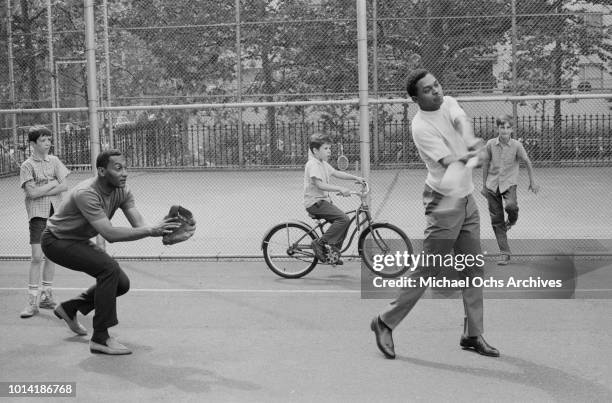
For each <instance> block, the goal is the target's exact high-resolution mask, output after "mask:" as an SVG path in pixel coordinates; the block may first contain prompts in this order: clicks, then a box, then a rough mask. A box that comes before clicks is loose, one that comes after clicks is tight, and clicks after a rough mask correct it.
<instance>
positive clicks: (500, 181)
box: [485, 137, 527, 193]
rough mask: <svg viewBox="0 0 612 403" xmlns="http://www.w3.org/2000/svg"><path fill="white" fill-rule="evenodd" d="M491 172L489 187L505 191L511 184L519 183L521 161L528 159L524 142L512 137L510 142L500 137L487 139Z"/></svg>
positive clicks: (488, 181)
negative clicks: (503, 141) (500, 139)
mask: <svg viewBox="0 0 612 403" xmlns="http://www.w3.org/2000/svg"><path fill="white" fill-rule="evenodd" d="M487 155H488V158H489V161H486V162H485V163H488V164H489V174H488V176H487V183H486V186H487V189H490V190H492V191H496V190H497V188H499V192H500V193H504V192H505V191H506V190H508V188H510V186H513V185H518V176H519V161H520V160H526V159H527V153H526V152H525V148H524V147H523V144H522V143H521V142H519V141H517V140H515V139H512V138H511V139H510V140H509V141H508V144H504V143H502V142H501V141H499V137H496V138H494V139H491V140H489V141H487Z"/></svg>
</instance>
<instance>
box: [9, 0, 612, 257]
mask: <svg viewBox="0 0 612 403" xmlns="http://www.w3.org/2000/svg"><path fill="white" fill-rule="evenodd" d="M0 1H1V2H3V3H4V4H2V7H0V18H1V19H2V20H3V24H0V61H1V62H0V109H4V110H19V113H17V114H11V113H2V114H0V144H1V147H0V173H1V174H2V175H4V176H6V178H5V179H2V181H3V187H6V189H5V190H4V194H5V195H6V196H5V197H6V198H8V199H9V201H10V202H9V203H8V204H7V205H11V206H14V209H15V211H18V212H20V211H21V210H24V211H23V215H24V216H25V209H24V208H23V201H22V194H21V193H20V191H19V189H18V184H15V181H16V177H15V175H16V174H17V173H18V166H19V164H20V163H21V162H22V161H23V160H24V159H25V158H26V157H27V156H28V155H29V152H30V150H29V148H28V144H27V134H26V133H27V130H28V128H29V127H30V126H31V125H33V124H46V125H48V126H49V127H50V128H53V132H54V134H55V138H54V150H53V151H54V153H55V154H56V155H58V156H59V157H60V158H61V159H62V160H63V161H64V163H65V164H66V165H68V166H69V167H70V168H71V169H72V170H73V171H75V172H78V171H80V170H87V169H88V168H89V164H90V160H91V158H90V154H89V150H90V146H89V123H88V121H87V111H86V109H85V107H86V106H87V88H86V84H87V78H86V64H85V47H84V37H85V34H84V31H85V24H84V20H83V12H84V10H83V2H82V1H77V0H62V1H59V0H53V1H42V0H22V1H19V2H17V1H16V0H0ZM607 3H608V2H607V1H591V2H588V3H580V4H576V2H573V1H569V0H556V1H552V2H551V1H544V0H536V1H533V0H531V1H527V0H501V1H500V0H488V1H476V0H468V1H452V0H436V1H433V0H432V1H425V0H415V1H410V2H406V1H399V0H387V1H380V0H371V1H369V2H368V7H367V12H368V15H367V19H368V64H369V93H370V97H371V98H372V99H373V100H391V101H389V102H386V103H375V102H373V103H372V104H371V105H370V123H369V125H370V127H369V133H370V141H371V147H370V151H371V153H370V162H371V167H372V180H373V181H380V183H379V184H378V185H376V184H374V185H373V186H374V190H375V193H374V195H373V207H374V209H375V210H376V211H378V212H379V216H380V217H381V218H389V219H391V218H393V219H394V220H396V221H397V222H399V224H403V227H404V228H405V230H406V232H408V233H411V236H415V237H419V236H421V235H422V227H423V223H422V221H423V220H422V211H421V210H422V208H421V206H420V201H419V200H420V190H421V188H422V183H423V180H424V177H425V174H424V171H423V167H422V164H421V161H420V158H419V157H418V154H417V152H416V149H415V147H414V144H413V143H412V140H411V133H410V121H411V119H412V117H413V116H414V114H415V113H416V110H417V107H416V106H415V105H414V104H412V103H409V102H404V101H402V99H403V98H405V96H406V94H405V80H406V76H407V74H408V73H409V72H410V70H412V69H415V68H419V67H425V68H427V69H429V70H430V71H431V72H432V73H434V74H435V75H436V77H437V78H438V79H439V81H440V82H441V83H442V86H443V88H444V90H445V93H446V94H447V95H453V96H456V97H458V98H460V99H461V100H462V106H463V107H464V109H465V110H466V111H467V112H468V114H469V115H470V116H471V117H472V119H473V122H474V128H475V132H476V133H477V134H478V135H480V136H482V137H484V138H491V137H494V136H496V130H495V124H494V122H495V117H496V116H498V115H500V114H502V113H510V114H513V115H514V116H515V117H516V128H515V137H516V138H518V139H520V140H521V141H522V142H523V144H524V145H525V148H526V149H527V152H528V153H529V155H530V157H531V158H532V160H533V161H534V163H535V164H536V167H537V168H536V169H541V171H542V172H543V174H542V175H543V177H544V178H547V179H548V178H550V180H551V181H552V182H554V183H556V181H557V179H558V177H557V176H558V175H561V176H562V178H563V183H565V184H567V185H569V186H570V187H574V188H575V189H580V190H577V191H575V192H570V193H568V194H567V195H564V196H556V197H551V200H548V199H546V197H545V196H542V197H540V199H539V200H541V201H542V200H546V201H547V202H552V203H553V204H552V206H555V203H562V204H563V206H566V205H579V204H580V203H584V200H583V198H584V197H585V195H586V194H596V193H597V192H599V191H600V187H602V186H603V188H604V189H607V188H608V187H609V183H608V182H609V180H610V177H611V175H610V170H609V169H610V168H609V167H610V166H611V165H612V164H611V162H612V117H611V116H612V109H611V108H612V31H611V29H612V28H611V27H612V8H611V6H610V5H609V4H607ZM95 12H96V38H97V39H96V41H97V49H96V58H97V72H98V73H97V74H98V77H97V82H98V94H99V104H100V105H101V106H121V107H123V108H122V109H121V110H119V111H113V112H101V113H99V121H100V122H101V123H100V139H101V143H102V144H101V145H102V147H116V148H119V149H121V150H123V151H124V152H125V153H126V155H127V157H128V160H129V163H130V164H131V166H132V167H133V168H137V169H138V173H137V174H136V175H135V176H136V179H135V180H137V181H142V182H137V183H135V185H137V186H142V189H143V192H145V196H143V199H142V200H143V201H146V202H147V203H153V202H152V200H156V197H155V196H154V195H152V193H151V186H149V185H146V183H147V180H148V179H150V181H151V182H152V183H155V184H156V186H157V185H159V186H161V188H166V187H170V188H171V187H172V185H174V184H176V183H177V181H178V183H182V184H183V182H182V180H181V179H180V176H177V175H179V172H182V173H184V172H185V170H194V171H196V172H194V173H190V174H189V178H190V180H192V181H193V182H189V183H184V184H183V186H185V187H186V188H188V189H189V193H185V194H184V195H183V199H180V200H179V199H176V200H178V201H181V202H182V200H186V201H185V203H187V202H188V201H189V200H198V201H200V200H201V201H202V203H203V204H206V206H207V207H206V208H204V207H202V209H203V210H202V212H201V213H202V216H203V217H207V218H206V219H207V220H208V225H209V226H210V228H216V232H214V231H212V230H211V232H204V234H205V236H203V237H202V244H201V245H200V244H197V245H191V247H190V249H191V250H184V251H180V250H179V249H180V248H175V249H172V250H171V251H168V250H165V253H186V254H189V253H188V252H192V253H195V254H200V255H238V254H252V255H255V254H257V253H258V242H259V237H260V236H261V235H262V234H263V232H264V231H265V229H266V228H265V227H266V226H267V225H272V224H274V223H275V222H277V221H282V220H285V219H287V218H289V217H298V218H300V217H301V218H302V219H307V218H304V217H306V215H305V213H304V212H303V211H302V209H301V204H300V183H301V168H302V166H303V164H304V163H305V161H306V158H307V139H308V136H309V135H310V134H312V133H314V132H321V131H322V132H326V133H328V134H330V135H331V136H332V138H333V140H334V146H333V153H334V156H336V155H338V154H339V153H340V152H343V153H344V154H345V155H347V157H348V158H349V160H350V161H351V168H350V169H351V170H354V171H358V169H359V163H360V161H359V159H360V152H359V148H360V142H359V117H358V105H357V102H356V101H355V102H352V103H347V104H343V105H338V104H331V102H330V103H327V104H326V102H328V101H334V100H343V99H344V100H346V99H355V98H356V97H357V96H358V92H357V90H358V88H357V83H358V78H357V67H356V66H357V63H358V60H357V43H356V39H357V23H356V11H355V2H354V1H353V0H350V1H346V0H327V1H326V0H320V1H305V0H304V1H301V0H287V1H285V0H277V1H251V0H249V1H246V0H241V1H236V2H231V1H228V2H208V1H201V0H174V1H169V0H154V1H150V0H147V1H145V0H128V1H111V0H108V1H99V2H96V8H95ZM4 22H6V23H4ZM9 22H10V24H9ZM510 95H529V96H533V97H531V98H529V99H524V100H521V101H513V102H506V101H503V100H501V101H500V100H496V101H493V100H492V99H499V97H501V96H510ZM551 95H567V97H566V98H565V99H563V100H561V99H550V96H551ZM492 97H497V98H492ZM538 97H539V98H538ZM394 99H395V100H396V101H395V102H394V101H393V100H394ZM291 101H316V102H319V103H318V104H314V105H313V104H308V105H286V106H269V105H268V106H262V105H257V103H258V102H291ZM195 103H197V104H224V103H242V104H245V105H248V106H244V107H242V108H226V107H222V105H219V107H216V108H213V107H207V108H200V109H197V108H196V109H194V108H185V109H174V108H172V106H173V105H183V104H195ZM149 105H155V106H156V108H155V109H149V110H146V109H130V108H131V107H132V108H133V107H142V108H144V107H146V106H149ZM36 108H81V109H79V110H72V111H65V110H64V111H62V112H53V113H52V112H45V113H36V112H34V111H32V112H26V111H24V109H36ZM568 167H574V168H568ZM575 167H582V168H575ZM278 168H282V169H281V170H279V169H278ZM230 169H231V170H232V171H231V172H230V171H228V170H230ZM550 169H556V170H557V171H554V172H557V173H554V172H553V171H549V170H550ZM175 171H178V172H175ZM255 171H257V172H255ZM266 172H267V174H265V173H266ZM538 172H539V171H536V175H537V174H538ZM586 172H588V175H587V174H586ZM164 173H166V174H167V175H168V178H167V180H166V181H167V182H164V180H161V179H160V178H161V176H160V175H163V174H164ZM583 173H584V175H586V176H588V177H591V178H592V180H589V181H586V182H585V180H584V178H583V176H582V175H583ZM90 174H91V173H90ZM79 175H81V174H77V175H75V176H74V178H77V177H80V176H79ZM83 175H87V174H83ZM279 175H280V176H279ZM477 175H478V173H477ZM477 175H476V176H477ZM211 177H214V178H213V179H211ZM224 177H227V178H231V180H229V179H227V180H223V179H222V178H224ZM241 178H242V179H241ZM71 180H72V179H71ZM209 180H210V183H208V181H209ZM478 180H479V179H478V178H477V177H475V181H476V182H477V185H478ZM404 181H407V182H404ZM140 183H142V185H141V184H140ZM230 184H231V185H234V186H236V188H231V189H229V188H227V186H229V185H230ZM542 185H543V188H544V189H546V183H542ZM214 186H218V187H217V188H215V187H214ZM264 188H269V191H267V192H261V191H260V190H259V189H264ZM157 189H158V190H159V189H160V188H157ZM285 189H288V193H287V195H286V196H283V190H285ZM553 189H555V190H553ZM556 190H557V189H556V188H554V187H553V188H552V189H550V191H551V192H552V191H556ZM164 191H165V192H167V193H168V194H169V195H172V196H175V193H176V192H174V191H173V190H171V189H168V190H164ZM211 192H212V193H215V194H219V195H224V194H227V195H229V196H228V197H237V198H242V199H243V200H245V202H249V203H254V204H256V205H258V206H260V204H263V205H265V206H268V207H269V208H268V207H266V208H264V207H261V206H260V207H258V208H256V209H255V210H253V211H249V213H251V214H249V215H248V216H241V215H237V214H234V213H233V212H232V213H230V212H228V211H225V210H224V208H230V207H231V208H236V209H238V210H239V211H240V210H241V209H243V208H241V207H240V205H238V204H236V205H234V204H233V203H228V201H227V200H226V199H219V200H216V199H215V198H211V197H210V193H211ZM238 194H242V196H238ZM253 194H257V195H259V196H260V198H257V199H255V198H254V197H251V195H253ZM407 194H409V196H405V195H407ZM597 194H599V193H597ZM270 195H273V197H272V199H275V200H274V201H273V202H269V201H267V200H268V199H270ZM522 196H523V197H526V198H527V200H531V199H530V198H529V197H530V196H528V195H522ZM406 197H408V198H409V199H410V203H412V204H410V205H409V207H407V204H406V203H408V202H407V201H406ZM519 197H521V195H519ZM276 198H280V199H281V200H276ZM215 201H216V202H218V203H220V207H218V208H217V207H211V204H214V203H215ZM167 202H168V197H166V198H165V199H163V198H162V200H161V201H160V203H161V204H163V203H167ZM601 202H603V199H602V200H601ZM341 203H344V204H346V205H347V206H350V205H351V204H350V201H346V200H345V201H341ZM534 203H535V204H534V207H531V209H532V213H526V214H533V218H534V219H535V220H536V223H537V222H539V221H537V220H538V219H542V218H543V217H546V219H547V220H555V218H554V216H550V217H549V216H548V214H549V213H548V212H549V209H550V207H551V205H550V204H549V205H548V206H546V205H543V204H539V202H537V200H536V201H534ZM595 206H596V205H595ZM161 207H162V206H157V205H152V206H151V208H150V209H151V214H157V213H159V214H160V215H161V214H162V213H163V212H162V211H161V210H163V209H165V207H164V208H163V209H162V208H161ZM557 207H558V209H557V210H558V211H563V209H564V208H566V207H562V206H557ZM594 208H597V207H594ZM407 210H409V212H407ZM210 211H214V212H216V215H215V214H211V213H210ZM232 211H233V210H232ZM413 211H414V212H413ZM481 212H486V206H485V205H484V204H483V206H481ZM5 214H8V215H7V217H5V218H6V219H7V220H9V222H10V221H11V220H15V223H14V224H15V225H14V227H15V228H16V230H18V232H17V233H14V234H13V235H12V237H11V238H10V239H7V240H6V241H3V242H2V247H0V255H4V254H11V253H14V252H15V251H21V250H22V249H23V253H24V254H27V253H28V251H27V250H26V249H25V248H23V247H22V246H24V245H25V246H27V242H26V241H25V240H24V239H26V238H24V234H26V231H27V228H26V226H25V225H22V224H23V223H24V222H25V218H24V217H19V218H17V216H16V215H15V213H14V212H13V213H10V214H9V213H5ZM574 215H576V213H575V212H574ZM579 215H580V221H581V223H584V225H582V224H581V228H583V229H575V228H574V232H573V233H571V234H569V233H568V232H571V231H569V229H565V228H564V229H562V230H559V228H556V227H554V226H553V227H546V226H545V225H540V226H539V227H538V229H537V230H535V229H533V228H531V229H527V228H526V229H525V230H524V231H525V233H524V234H523V235H525V236H536V237H539V236H541V237H554V236H566V237H568V238H569V237H576V236H578V235H579V236H585V237H597V236H599V237H604V238H605V237H606V236H608V237H609V230H605V228H604V227H605V226H606V225H608V224H610V222H609V221H610V218H609V217H608V216H607V215H603V216H602V215H601V214H599V212H597V211H591V212H585V211H581V212H580V214H579ZM254 216H256V217H254ZM262 217H266V219H263V218H262ZM483 217H484V218H483V226H482V227H483V237H492V236H493V235H492V231H490V229H489V228H488V220H487V218H486V214H483ZM153 218H154V217H152V218H151V219H153ZM547 222H548V221H547ZM248 223H253V224H252V225H251V224H248ZM534 225H536V224H534ZM22 227H23V228H22ZM574 227H575V226H574ZM607 228H610V226H609V225H608V226H607ZM225 229H227V232H224V231H225ZM22 230H23V231H22ZM517 231H518V233H519V234H520V229H519V228H517ZM22 232H23V234H22ZM576 232H577V233H578V235H577V234H576ZM566 233H568V234H567V235H563V234H566ZM219 234H221V235H222V236H220V235H219ZM245 234H246V235H245ZM204 239H206V241H204ZM22 244H24V245H22ZM110 247H111V248H118V249H117V250H118V251H122V253H124V254H131V255H157V254H159V253H160V252H159V250H158V249H159V248H157V247H156V246H155V245H153V244H148V243H147V242H141V243H138V244H131V245H130V246H129V248H130V249H129V250H127V249H126V250H122V249H121V248H122V247H123V246H117V245H112V246H110ZM5 249H6V250H5ZM130 250H131V252H129V251H130ZM135 250H137V251H138V252H134V251H135ZM193 250H195V251H193Z"/></svg>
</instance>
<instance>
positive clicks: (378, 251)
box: [358, 223, 413, 278]
mask: <svg viewBox="0 0 612 403" xmlns="http://www.w3.org/2000/svg"><path fill="white" fill-rule="evenodd" d="M358 247H359V255H360V256H361V259H362V262H363V263H364V264H365V265H366V267H367V268H368V269H369V270H370V271H372V272H373V273H374V274H376V275H378V276H381V277H385V278H392V277H397V276H400V275H402V274H404V273H405V272H406V270H408V269H409V268H410V265H411V264H412V261H411V259H410V256H412V252H413V250H412V243H411V242H410V239H409V238H408V236H407V235H406V234H405V233H404V231H402V230H401V229H399V228H398V227H396V226H395V225H393V224H388V223H374V224H372V226H370V227H367V228H366V229H364V230H363V232H362V233H361V236H360V237H359V244H358ZM398 254H399V257H400V258H399V261H398V259H397V258H398ZM389 255H390V256H393V259H388V260H386V259H385V257H386V256H389ZM391 260H392V262H391Z"/></svg>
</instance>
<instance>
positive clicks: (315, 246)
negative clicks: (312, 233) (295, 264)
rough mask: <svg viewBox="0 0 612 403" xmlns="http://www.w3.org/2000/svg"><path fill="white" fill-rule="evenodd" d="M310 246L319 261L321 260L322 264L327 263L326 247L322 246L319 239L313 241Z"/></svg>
mask: <svg viewBox="0 0 612 403" xmlns="http://www.w3.org/2000/svg"><path fill="white" fill-rule="evenodd" d="M310 245H311V246H312V250H313V251H314V253H315V256H316V257H317V259H319V260H320V261H321V262H325V261H327V256H326V253H325V246H324V245H322V244H321V243H320V242H319V241H318V240H317V239H315V240H314V241H312V243H311V244H310Z"/></svg>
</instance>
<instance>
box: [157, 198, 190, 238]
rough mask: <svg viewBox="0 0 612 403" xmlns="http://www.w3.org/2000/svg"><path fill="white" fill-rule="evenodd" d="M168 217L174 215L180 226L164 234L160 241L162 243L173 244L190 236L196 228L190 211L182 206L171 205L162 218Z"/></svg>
mask: <svg viewBox="0 0 612 403" xmlns="http://www.w3.org/2000/svg"><path fill="white" fill-rule="evenodd" d="M170 217H175V218H176V219H177V222H179V223H180V224H181V226H180V227H178V228H177V229H175V230H174V231H172V233H170V234H166V235H164V236H163V238H162V243H163V244H164V245H173V244H175V243H178V242H183V241H186V240H187V239H189V238H191V236H192V235H193V233H194V232H195V230H196V222H195V220H194V218H193V214H192V213H191V211H189V210H187V209H186V208H185V207H182V206H172V207H170V211H169V212H168V215H167V216H166V217H164V218H170Z"/></svg>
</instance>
